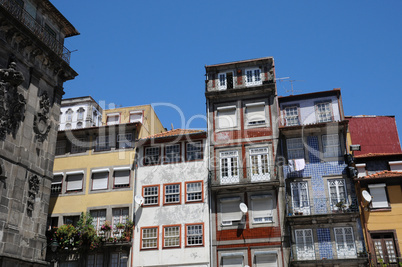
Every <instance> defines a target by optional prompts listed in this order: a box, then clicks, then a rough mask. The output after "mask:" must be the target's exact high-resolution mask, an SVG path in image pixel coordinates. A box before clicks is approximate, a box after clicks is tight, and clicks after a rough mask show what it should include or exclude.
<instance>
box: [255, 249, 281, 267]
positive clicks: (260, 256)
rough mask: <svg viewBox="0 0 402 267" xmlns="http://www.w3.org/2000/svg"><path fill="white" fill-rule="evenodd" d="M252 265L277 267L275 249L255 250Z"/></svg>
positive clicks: (256, 266)
mask: <svg viewBox="0 0 402 267" xmlns="http://www.w3.org/2000/svg"><path fill="white" fill-rule="evenodd" d="M254 262H255V265H254V267H277V266H278V252H277V251H255V252H254Z"/></svg>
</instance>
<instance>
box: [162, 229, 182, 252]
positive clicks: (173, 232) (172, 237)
mask: <svg viewBox="0 0 402 267" xmlns="http://www.w3.org/2000/svg"><path fill="white" fill-rule="evenodd" d="M180 228H181V227H180V225H172V226H164V227H163V248H177V247H180V232H181V229H180Z"/></svg>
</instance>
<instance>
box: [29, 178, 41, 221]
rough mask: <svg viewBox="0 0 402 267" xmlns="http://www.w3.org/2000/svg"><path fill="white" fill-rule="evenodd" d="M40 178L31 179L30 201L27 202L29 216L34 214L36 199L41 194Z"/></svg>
mask: <svg viewBox="0 0 402 267" xmlns="http://www.w3.org/2000/svg"><path fill="white" fill-rule="evenodd" d="M39 183H40V181H39V178H38V176H36V175H34V176H31V178H29V189H28V200H27V212H28V214H29V215H31V214H32V211H33V210H34V204H35V198H36V195H37V194H38V193H39Z"/></svg>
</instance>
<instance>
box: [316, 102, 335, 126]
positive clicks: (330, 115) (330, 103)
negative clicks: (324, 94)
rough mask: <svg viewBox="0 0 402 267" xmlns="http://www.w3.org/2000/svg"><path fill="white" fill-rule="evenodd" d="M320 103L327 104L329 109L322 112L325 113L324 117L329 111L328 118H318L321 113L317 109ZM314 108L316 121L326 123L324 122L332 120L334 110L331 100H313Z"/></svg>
mask: <svg viewBox="0 0 402 267" xmlns="http://www.w3.org/2000/svg"><path fill="white" fill-rule="evenodd" d="M322 104H328V107H329V111H327V112H325V113H324V114H325V117H328V115H327V113H328V112H329V113H330V114H329V117H330V120H320V115H321V114H322V112H321V111H320V110H319V105H322ZM314 109H315V116H316V117H315V118H316V122H317V123H326V122H333V121H334V112H333V110H332V100H331V99H328V100H323V101H318V102H315V103H314Z"/></svg>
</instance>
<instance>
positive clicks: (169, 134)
mask: <svg viewBox="0 0 402 267" xmlns="http://www.w3.org/2000/svg"><path fill="white" fill-rule="evenodd" d="M196 133H205V131H202V130H187V129H174V130H170V131H167V132H163V133H158V134H154V135H150V136H147V137H144V138H142V139H153V138H163V137H172V136H182V135H189V134H196Z"/></svg>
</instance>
